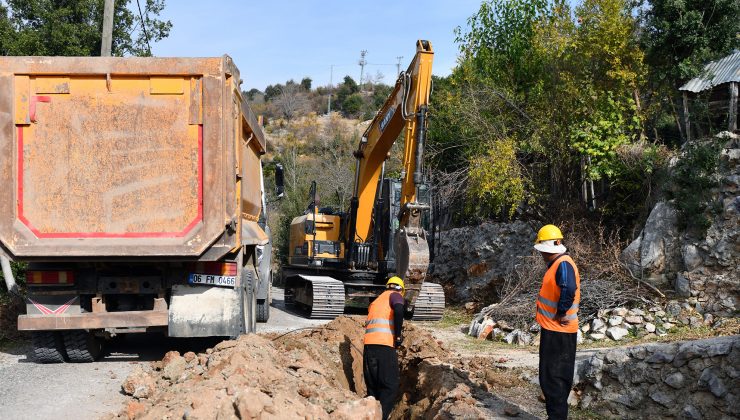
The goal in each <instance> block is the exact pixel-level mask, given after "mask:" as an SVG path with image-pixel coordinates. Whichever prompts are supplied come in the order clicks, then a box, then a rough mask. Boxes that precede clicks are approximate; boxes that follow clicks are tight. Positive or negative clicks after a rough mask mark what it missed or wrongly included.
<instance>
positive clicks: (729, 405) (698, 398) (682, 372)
mask: <svg viewBox="0 0 740 420" xmlns="http://www.w3.org/2000/svg"><path fill="white" fill-rule="evenodd" d="M575 383H576V384H577V385H576V388H577V389H578V391H577V393H576V395H578V398H577V399H578V404H579V405H580V406H581V407H583V408H589V409H590V410H593V411H595V412H597V413H599V414H601V415H605V416H609V417H620V418H665V417H679V418H689V419H722V418H737V417H738V416H740V336H737V335H736V336H731V337H717V338H710V339H706V340H697V341H687V342H678V343H666V344H662V343H658V344H643V345H638V346H634V347H624V348H615V349H611V350H603V351H600V352H599V353H596V354H595V355H593V356H592V357H591V358H590V359H588V360H587V361H585V362H583V363H581V364H580V365H579V366H578V369H577V372H576V381H575Z"/></svg>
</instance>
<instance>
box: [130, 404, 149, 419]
mask: <svg viewBox="0 0 740 420" xmlns="http://www.w3.org/2000/svg"><path fill="white" fill-rule="evenodd" d="M144 413H146V406H145V405H144V404H142V403H140V402H138V401H129V403H128V404H126V417H128V419H129V420H134V419H136V418H137V417H139V416H142V415H144Z"/></svg>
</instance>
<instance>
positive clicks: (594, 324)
mask: <svg viewBox="0 0 740 420" xmlns="http://www.w3.org/2000/svg"><path fill="white" fill-rule="evenodd" d="M591 331H594V332H597V333H603V332H604V331H606V324H604V321H602V320H600V319H599V318H594V320H593V321H591Z"/></svg>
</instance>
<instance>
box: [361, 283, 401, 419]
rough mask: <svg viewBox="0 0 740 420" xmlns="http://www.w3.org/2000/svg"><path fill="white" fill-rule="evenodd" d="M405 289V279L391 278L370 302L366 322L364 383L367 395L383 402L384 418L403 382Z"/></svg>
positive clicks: (363, 358)
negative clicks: (401, 354) (400, 360)
mask: <svg viewBox="0 0 740 420" xmlns="http://www.w3.org/2000/svg"><path fill="white" fill-rule="evenodd" d="M404 291H405V287H404V285H403V280H401V279H400V278H399V277H395V276H394V277H391V278H390V279H388V282H387V283H386V290H385V291H384V292H383V293H381V294H380V296H378V297H377V298H375V300H374V301H373V303H371V304H370V308H369V309H368V313H367V321H365V339H364V344H365V347H364V351H363V355H362V368H363V373H364V375H365V385H366V386H367V395H368V396H371V397H374V398H375V399H377V400H378V401H380V406H381V407H382V408H383V420H385V419H387V418H388V416H389V415H390V414H391V410H393V405H394V404H395V402H396V397H397V396H398V387H399V386H400V384H401V378H400V375H399V370H398V356H397V355H396V348H398V347H400V346H401V343H402V342H403V335H401V328H402V327H403V312H404V306H405V303H406V301H405V299H404V297H403V293H404Z"/></svg>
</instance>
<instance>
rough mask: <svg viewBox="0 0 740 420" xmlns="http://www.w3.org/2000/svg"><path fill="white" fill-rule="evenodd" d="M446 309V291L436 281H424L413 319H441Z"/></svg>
mask: <svg viewBox="0 0 740 420" xmlns="http://www.w3.org/2000/svg"><path fill="white" fill-rule="evenodd" d="M444 311H445V292H444V289H442V286H441V285H439V284H436V283H427V282H424V283H422V285H421V290H420V291H419V296H417V297H416V303H415V305H414V315H413V316H412V317H411V320H413V321H439V320H440V319H442V315H444Z"/></svg>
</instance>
